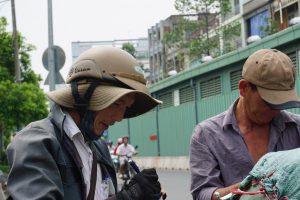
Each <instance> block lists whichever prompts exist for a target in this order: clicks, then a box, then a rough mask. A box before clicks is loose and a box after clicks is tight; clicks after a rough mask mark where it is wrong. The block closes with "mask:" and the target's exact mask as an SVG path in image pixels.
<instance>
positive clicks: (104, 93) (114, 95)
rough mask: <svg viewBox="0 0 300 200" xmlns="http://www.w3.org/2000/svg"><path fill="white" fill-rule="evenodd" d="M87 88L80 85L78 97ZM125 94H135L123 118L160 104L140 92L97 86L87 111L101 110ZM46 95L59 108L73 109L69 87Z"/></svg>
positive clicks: (84, 85)
mask: <svg viewBox="0 0 300 200" xmlns="http://www.w3.org/2000/svg"><path fill="white" fill-rule="evenodd" d="M88 86H89V84H82V85H79V86H78V90H79V95H80V96H83V95H84V92H85V91H86V90H87V88H88ZM127 94H135V101H134V103H133V105H132V106H131V107H130V108H128V109H127V111H126V113H125V116H124V118H131V117H136V116H139V115H141V114H144V113H145V112H147V111H149V110H151V109H153V108H154V107H155V106H157V105H158V104H161V103H162V102H161V101H159V100H157V99H155V98H153V97H151V96H150V95H149V94H147V93H145V92H142V91H138V90H133V89H127V88H121V87H115V86H111V85H99V86H98V87H96V89H95V91H94V93H93V95H92V97H91V100H90V103H89V105H88V108H87V109H88V110H91V111H99V110H103V109H105V108H107V107H108V106H110V105H112V104H113V103H114V102H116V101H117V100H118V99H120V98H122V97H123V96H125V95H127ZM47 95H48V97H49V99H51V100H52V101H54V102H55V103H57V104H58V105H60V106H63V107H67V108H75V107H74V103H75V102H74V97H73V96H72V92H71V87H70V85H68V86H66V87H64V88H61V89H57V90H54V91H51V92H48V93H47Z"/></svg>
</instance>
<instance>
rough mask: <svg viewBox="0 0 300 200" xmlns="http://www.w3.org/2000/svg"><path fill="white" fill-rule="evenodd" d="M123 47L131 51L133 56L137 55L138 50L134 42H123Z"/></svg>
mask: <svg viewBox="0 0 300 200" xmlns="http://www.w3.org/2000/svg"><path fill="white" fill-rule="evenodd" d="M122 49H123V50H124V51H127V52H128V53H130V54H131V55H132V56H133V57H136V55H135V54H136V50H135V47H134V46H133V44H131V43H129V42H127V43H123V44H122Z"/></svg>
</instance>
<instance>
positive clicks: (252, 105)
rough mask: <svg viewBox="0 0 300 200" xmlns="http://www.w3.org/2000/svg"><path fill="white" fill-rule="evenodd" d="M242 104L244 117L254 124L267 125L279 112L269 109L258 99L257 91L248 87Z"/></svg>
mask: <svg viewBox="0 0 300 200" xmlns="http://www.w3.org/2000/svg"><path fill="white" fill-rule="evenodd" d="M244 102H245V103H244V110H245V112H246V115H247V117H248V118H249V119H250V120H251V121H252V122H254V123H255V124H259V125H263V124H268V123H270V122H271V121H272V119H273V118H274V117H275V116H276V115H277V114H278V113H279V112H280V110H275V109H271V108H270V107H269V106H268V105H267V103H266V102H265V101H264V100H263V99H262V98H261V97H260V95H259V93H258V91H257V90H253V89H251V88H250V86H248V89H247V90H246V92H245V96H244Z"/></svg>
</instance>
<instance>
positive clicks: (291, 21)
mask: <svg viewBox="0 0 300 200" xmlns="http://www.w3.org/2000/svg"><path fill="white" fill-rule="evenodd" d="M299 23H300V17H294V18H292V19H291V20H290V21H289V25H290V26H293V25H295V24H299Z"/></svg>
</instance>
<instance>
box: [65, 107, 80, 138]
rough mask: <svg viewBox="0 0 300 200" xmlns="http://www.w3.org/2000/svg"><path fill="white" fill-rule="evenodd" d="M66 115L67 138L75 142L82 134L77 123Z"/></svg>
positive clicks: (66, 113)
mask: <svg viewBox="0 0 300 200" xmlns="http://www.w3.org/2000/svg"><path fill="white" fill-rule="evenodd" d="M64 113H65V115H66V119H65V123H64V131H65V132H66V134H67V136H68V137H69V138H70V139H71V140H73V138H74V136H75V135H77V134H79V133H80V130H79V128H78V126H77V125H76V123H75V122H74V120H73V118H72V117H71V115H70V114H69V113H68V112H64Z"/></svg>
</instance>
